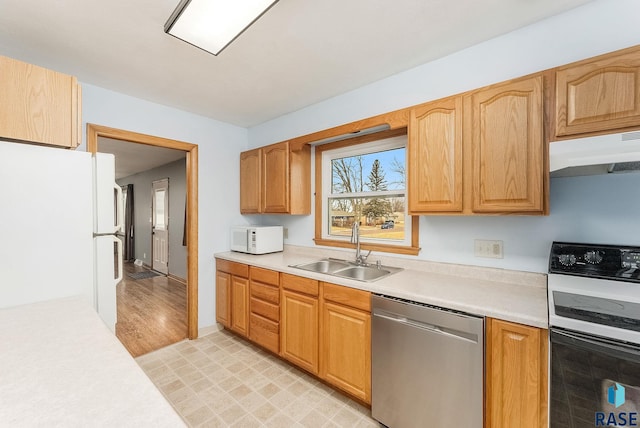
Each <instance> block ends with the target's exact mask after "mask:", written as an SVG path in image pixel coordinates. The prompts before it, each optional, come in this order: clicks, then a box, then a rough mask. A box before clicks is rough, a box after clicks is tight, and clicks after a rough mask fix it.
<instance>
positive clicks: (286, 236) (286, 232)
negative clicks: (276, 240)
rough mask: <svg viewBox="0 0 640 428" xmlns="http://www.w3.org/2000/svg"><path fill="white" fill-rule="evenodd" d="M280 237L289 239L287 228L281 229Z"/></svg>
mask: <svg viewBox="0 0 640 428" xmlns="http://www.w3.org/2000/svg"><path fill="white" fill-rule="evenodd" d="M282 237H283V238H284V239H287V238H288V237H289V228H287V227H284V228H282Z"/></svg>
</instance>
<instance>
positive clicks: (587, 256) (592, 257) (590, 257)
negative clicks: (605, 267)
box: [584, 251, 602, 265]
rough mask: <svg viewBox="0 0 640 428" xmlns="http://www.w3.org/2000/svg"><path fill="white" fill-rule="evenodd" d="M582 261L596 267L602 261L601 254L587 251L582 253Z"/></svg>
mask: <svg viewBox="0 0 640 428" xmlns="http://www.w3.org/2000/svg"><path fill="white" fill-rule="evenodd" d="M584 261H585V262H587V263H591V264H592V265H597V264H598V263H600V262H601V261H602V252H600V251H587V252H586V253H584Z"/></svg>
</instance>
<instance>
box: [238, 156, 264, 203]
mask: <svg viewBox="0 0 640 428" xmlns="http://www.w3.org/2000/svg"><path fill="white" fill-rule="evenodd" d="M261 155H262V152H261V150H260V149H255V150H250V151H248V152H242V153H240V212H241V213H242V214H252V213H253V214H255V213H259V212H260V211H261V208H262V207H261V203H260V202H261V198H260V194H261V193H260V191H261V189H260V178H261V177H262V168H261V165H262V162H261V160H262V159H261Z"/></svg>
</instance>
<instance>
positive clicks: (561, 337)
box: [551, 328, 640, 362]
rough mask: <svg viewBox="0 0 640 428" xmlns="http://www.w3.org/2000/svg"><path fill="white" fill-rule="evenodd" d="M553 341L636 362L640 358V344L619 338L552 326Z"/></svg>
mask: <svg viewBox="0 0 640 428" xmlns="http://www.w3.org/2000/svg"><path fill="white" fill-rule="evenodd" d="M551 343H558V344H561V345H567V346H573V347H577V348H581V349H584V350H587V351H592V352H598V353H601V354H606V355H611V356H615V357H620V358H624V359H625V360H630V361H635V362H637V361H638V360H640V345H633V344H627V343H624V342H619V341H617V340H611V339H606V338H602V337H594V336H591V335H588V334H581V333H578V332H573V331H566V330H558V329H555V328H552V329H551Z"/></svg>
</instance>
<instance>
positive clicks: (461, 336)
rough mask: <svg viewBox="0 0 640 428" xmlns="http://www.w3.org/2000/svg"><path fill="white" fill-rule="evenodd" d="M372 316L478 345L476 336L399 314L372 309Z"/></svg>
mask: <svg viewBox="0 0 640 428" xmlns="http://www.w3.org/2000/svg"><path fill="white" fill-rule="evenodd" d="M373 316H374V317H378V318H382V319H385V320H387V321H392V322H395V323H399V324H403V325H406V326H408V327H414V328H419V329H421V330H426V331H428V332H431V333H434V334H439V335H443V336H447V337H450V338H452V339H457V340H462V341H465V342H469V343H473V344H477V343H478V335H477V334H474V333H469V332H465V331H460V330H455V329H451V328H447V327H443V326H438V325H434V324H428V323H425V322H423V321H417V320H413V319H411V318H407V317H405V316H402V315H399V314H396V313H393V312H387V311H384V310H381V309H374V310H373Z"/></svg>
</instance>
